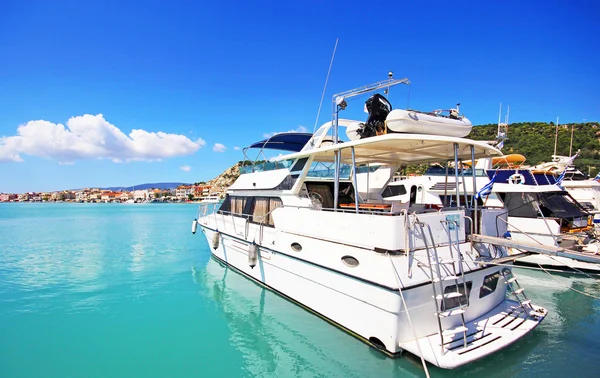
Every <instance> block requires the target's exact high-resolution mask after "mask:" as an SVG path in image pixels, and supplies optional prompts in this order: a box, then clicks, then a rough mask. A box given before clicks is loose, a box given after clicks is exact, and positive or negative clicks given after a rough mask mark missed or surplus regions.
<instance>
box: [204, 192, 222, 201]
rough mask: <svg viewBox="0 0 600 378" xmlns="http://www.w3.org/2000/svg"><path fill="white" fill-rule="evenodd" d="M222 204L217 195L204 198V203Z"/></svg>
mask: <svg viewBox="0 0 600 378" xmlns="http://www.w3.org/2000/svg"><path fill="white" fill-rule="evenodd" d="M219 202H221V197H219V196H218V195H217V194H211V195H208V196H206V197H202V203H219Z"/></svg>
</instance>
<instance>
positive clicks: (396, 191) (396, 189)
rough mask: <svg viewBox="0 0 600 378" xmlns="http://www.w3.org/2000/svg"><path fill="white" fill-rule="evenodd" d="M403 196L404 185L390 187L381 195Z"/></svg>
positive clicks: (404, 191)
mask: <svg viewBox="0 0 600 378" xmlns="http://www.w3.org/2000/svg"><path fill="white" fill-rule="evenodd" d="M403 194H406V188H405V187H404V185H390V186H388V187H387V188H385V190H384V191H383V193H381V195H382V196H383V197H393V196H401V195H403Z"/></svg>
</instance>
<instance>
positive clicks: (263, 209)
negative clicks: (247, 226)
mask: <svg viewBox="0 0 600 378" xmlns="http://www.w3.org/2000/svg"><path fill="white" fill-rule="evenodd" d="M281 206H283V203H282V202H281V199H279V198H276V197H254V208H253V210H252V222H255V223H263V224H266V225H269V226H273V225H274V223H273V216H272V212H273V210H275V209H276V208H278V207H281Z"/></svg>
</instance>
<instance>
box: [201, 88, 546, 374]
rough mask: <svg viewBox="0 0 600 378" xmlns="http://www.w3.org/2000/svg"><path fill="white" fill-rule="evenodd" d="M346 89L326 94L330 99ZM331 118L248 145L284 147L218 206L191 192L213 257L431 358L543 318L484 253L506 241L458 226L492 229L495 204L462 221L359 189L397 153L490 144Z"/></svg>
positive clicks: (445, 357) (381, 178)
mask: <svg viewBox="0 0 600 378" xmlns="http://www.w3.org/2000/svg"><path fill="white" fill-rule="evenodd" d="M406 82H407V80H406V79H403V80H389V81H385V82H381V83H376V84H374V85H371V86H368V87H363V88H361V91H360V93H367V92H368V91H373V90H379V89H383V88H386V87H389V86H391V85H396V84H401V83H406ZM365 88H366V89H365ZM357 94H359V93H358V92H357V91H355V90H353V91H349V92H345V93H342V94H339V95H337V96H335V100H334V101H335V102H334V106H337V109H338V111H339V110H341V109H343V108H345V105H346V104H345V100H346V99H349V98H350V97H353V96H355V95H357ZM342 106H343V107H342ZM335 114H336V115H337V112H336V113H335ZM337 126H338V120H337V119H334V120H333V121H332V122H328V123H327V124H325V125H323V126H322V127H321V128H320V129H319V130H318V131H317V132H316V133H315V134H314V135H313V136H310V135H307V136H306V137H302V138H305V139H304V140H303V141H302V143H299V139H302V138H295V140H294V142H293V143H292V142H290V143H286V136H285V135H283V136H281V138H279V140H278V143H274V142H272V141H270V140H265V141H261V142H259V143H256V144H254V145H253V146H254V147H257V148H260V149H261V153H262V152H263V151H264V150H266V149H269V148H273V147H276V148H278V149H280V150H287V152H288V154H287V155H282V156H278V157H277V158H275V159H274V160H273V161H272V162H269V163H268V164H263V163H261V164H260V165H259V166H255V167H247V168H249V170H248V171H247V172H246V173H243V174H242V175H240V177H239V178H238V179H237V180H236V182H235V183H234V184H233V185H231V186H230V188H229V189H228V191H227V197H226V198H225V200H224V202H223V203H222V205H221V206H220V208H219V209H218V211H216V212H212V213H211V212H210V211H208V210H207V209H209V207H208V206H207V205H203V204H201V205H200V207H199V213H198V216H197V219H195V220H194V222H193V223H192V232H194V233H195V232H196V231H197V229H198V228H200V230H201V231H202V233H203V234H204V235H205V237H206V240H207V241H208V243H209V245H210V248H211V252H212V256H213V257H214V258H215V259H217V260H218V261H221V262H223V263H225V264H228V265H229V266H232V267H234V268H235V269H236V270H238V271H239V272H241V273H242V274H244V275H245V276H246V277H248V278H249V279H251V280H253V281H255V282H257V283H259V284H261V285H264V286H266V287H268V288H270V289H272V290H273V291H275V292H277V293H279V294H280V295H282V296H284V297H285V298H288V299H289V300H291V301H293V302H294V303H297V304H299V305H301V306H302V307H303V308H305V309H307V310H309V311H310V312H313V313H315V314H317V315H319V316H320V317H322V318H323V319H325V320H327V321H329V322H330V323H332V324H334V325H336V326H338V327H340V328H341V329H343V330H345V331H347V332H348V333H350V334H351V335H353V336H355V337H357V338H358V339H360V340H362V341H364V342H366V343H368V344H369V345H371V346H372V347H374V348H376V349H378V350H380V351H381V352H383V353H385V354H386V355H388V356H392V357H394V356H399V355H400V354H401V353H402V351H408V352H410V353H413V354H415V355H417V356H419V357H420V358H421V359H422V360H423V361H427V362H429V363H430V364H433V365H436V366H439V367H441V368H448V369H451V368H456V367H458V366H461V365H464V364H466V363H469V362H471V361H475V360H477V359H479V358H482V357H484V356H486V355H489V354H491V353H494V352H496V351H498V350H500V349H503V348H504V347H506V346H508V345H510V344H512V343H513V342H515V341H516V340H518V339H519V338H521V337H523V336H525V335H526V334H527V333H529V332H530V331H532V330H533V329H534V328H535V327H536V326H537V325H538V324H539V323H540V322H541V321H542V320H543V319H544V317H545V316H546V314H547V311H546V310H545V309H544V308H542V307H539V306H536V305H534V304H532V303H531V301H530V300H529V299H527V297H526V295H525V292H524V290H523V289H522V288H521V287H519V285H518V281H517V279H516V277H514V276H513V274H512V270H511V268H510V265H508V266H507V265H506V263H505V264H503V265H502V266H498V265H496V264H495V262H496V261H497V258H498V257H501V258H506V257H508V252H507V250H506V249H505V248H503V247H496V248H492V246H490V245H489V244H485V243H477V244H476V246H477V248H474V244H472V243H470V242H469V241H468V239H467V235H468V234H469V233H472V232H474V231H475V232H481V233H483V234H486V235H490V236H496V237H498V236H501V235H503V234H504V233H505V232H506V227H503V226H502V225H499V226H498V225H497V218H498V217H503V215H502V214H501V212H502V210H498V209H491V208H485V207H484V208H479V210H478V219H479V223H478V224H477V225H472V223H470V221H469V219H470V218H469V217H468V216H467V214H465V210H464V209H462V208H444V209H440V210H439V211H433V212H431V211H423V209H411V208H409V207H408V206H404V204H401V203H395V202H392V203H383V201H381V200H377V199H371V198H369V194H370V192H371V190H370V187H376V186H380V185H381V182H384V183H385V182H388V181H390V179H391V178H392V176H393V175H394V173H395V172H396V170H397V169H398V168H399V167H402V166H404V165H407V164H418V163H425V162H430V161H434V160H440V159H443V158H447V159H454V160H455V161H458V160H459V159H465V158H467V157H471V156H475V157H478V158H483V157H488V156H494V155H499V154H500V151H498V150H497V149H495V148H494V147H492V146H490V145H488V144H486V143H483V142H478V141H473V140H469V139H463V138H455V137H447V136H438V135H424V134H397V133H391V134H387V135H380V136H373V137H370V138H364V139H360V140H355V141H350V142H346V143H333V142H327V141H338V140H339V139H338V128H337ZM329 133H332V134H333V135H331V136H328V135H329ZM275 139H277V138H275ZM359 183H360V184H359ZM507 295H510V296H511V298H507ZM426 366H427V365H426V364H425V363H424V367H425V368H426Z"/></svg>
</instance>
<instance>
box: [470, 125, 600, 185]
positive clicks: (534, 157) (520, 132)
mask: <svg viewBox="0 0 600 378" xmlns="http://www.w3.org/2000/svg"><path fill="white" fill-rule="evenodd" d="M571 126H573V152H572V154H575V153H576V152H577V150H578V149H581V152H580V154H579V157H577V159H575V166H576V167H577V168H578V169H579V170H581V171H582V172H584V173H588V167H589V172H590V174H591V175H592V176H594V175H596V173H598V171H599V170H600V124H599V123H598V122H587V123H575V124H568V125H567V124H565V125H559V127H558V146H557V149H556V153H557V155H565V156H567V155H569V144H570V141H571ZM497 129H498V126H497V125H495V124H489V125H481V126H476V127H474V128H473V131H471V134H470V135H469V137H470V138H472V139H476V140H494V137H495V135H496V132H497ZM555 131H556V125H555V124H554V123H552V122H550V123H544V122H520V123H512V124H510V125H509V127H508V139H507V140H506V142H505V143H504V148H503V149H502V152H504V153H505V154H512V153H519V154H522V155H524V156H525V157H526V158H527V164H529V165H536V164H539V163H542V162H547V161H550V160H551V159H552V154H553V153H554V135H555Z"/></svg>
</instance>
